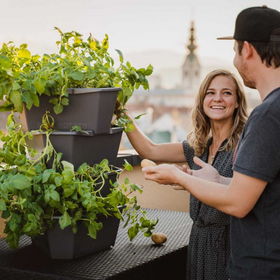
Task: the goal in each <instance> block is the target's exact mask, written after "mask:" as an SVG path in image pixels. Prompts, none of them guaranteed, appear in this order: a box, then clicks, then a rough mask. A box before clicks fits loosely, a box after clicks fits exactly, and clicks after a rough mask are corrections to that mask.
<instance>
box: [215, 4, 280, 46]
mask: <svg viewBox="0 0 280 280" xmlns="http://www.w3.org/2000/svg"><path fill="white" fill-rule="evenodd" d="M217 39H218V40H238V41H247V42H273V41H274V42H276V41H278V42H280V12H279V11H277V10H274V9H270V8H268V7H267V6H266V5H263V6H262V7H251V8H248V9H245V10H243V11H241V12H240V13H239V15H238V16H237V18H236V22H235V31H234V35H233V36H229V37H219V38H217Z"/></svg>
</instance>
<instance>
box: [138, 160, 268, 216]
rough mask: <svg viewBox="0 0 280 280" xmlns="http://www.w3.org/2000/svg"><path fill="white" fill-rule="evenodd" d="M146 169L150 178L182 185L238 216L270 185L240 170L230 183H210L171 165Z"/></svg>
mask: <svg viewBox="0 0 280 280" xmlns="http://www.w3.org/2000/svg"><path fill="white" fill-rule="evenodd" d="M143 172H144V176H145V179H147V180H153V181H156V182H158V183H159V184H175V185H179V186H181V187H182V188H184V189H186V190H187V191H189V192H190V193H191V194H192V195H193V196H195V197H196V198H197V199H199V200H200V201H202V202H203V203H205V204H207V205H209V206H212V207H214V208H216V209H218V210H220V211H222V212H224V213H227V214H229V215H233V216H236V217H238V218H243V217H244V216H246V215H247V214H248V213H249V212H250V211H251V210H252V208H253V207H254V205H255V204H256V202H257V201H258V199H259V197H260V196H261V194H262V192H263V190H264V188H265V187H266V185H267V182H265V181H262V180H259V179H256V178H253V177H250V176H247V175H244V174H241V173H238V172H234V175H233V178H232V180H231V183H230V185H225V184H220V183H216V182H209V181H207V180H204V179H201V178H198V177H195V176H191V175H189V174H187V173H186V172H183V171H181V170H180V169H178V168H176V167H175V166H172V165H168V164H161V165H158V166H151V167H144V168H143Z"/></svg>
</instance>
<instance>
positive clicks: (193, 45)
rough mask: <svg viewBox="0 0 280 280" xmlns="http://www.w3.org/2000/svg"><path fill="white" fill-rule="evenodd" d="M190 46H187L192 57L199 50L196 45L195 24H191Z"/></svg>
mask: <svg viewBox="0 0 280 280" xmlns="http://www.w3.org/2000/svg"><path fill="white" fill-rule="evenodd" d="M190 33H191V34H190V38H189V40H190V44H189V45H188V46H187V48H188V49H189V51H190V55H192V56H193V55H194V51H195V49H196V48H197V46H196V45H195V44H194V41H195V38H194V22H193V21H192V22H191V29H190Z"/></svg>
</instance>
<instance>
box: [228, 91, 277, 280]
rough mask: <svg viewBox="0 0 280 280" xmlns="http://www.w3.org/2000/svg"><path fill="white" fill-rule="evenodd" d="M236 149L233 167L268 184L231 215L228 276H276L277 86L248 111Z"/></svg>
mask: <svg viewBox="0 0 280 280" xmlns="http://www.w3.org/2000/svg"><path fill="white" fill-rule="evenodd" d="M236 151H237V152H236V158H235V161H234V166H233V170H234V171H237V172H239V173H242V174H245V175H248V176H251V177H254V178H258V179H261V180H264V181H266V182H268V184H267V186H266V188H265V189H264V191H263V193H262V195H261V196H260V198H259V200H258V201H257V203H256V205H255V206H254V208H253V209H252V210H251V211H250V212H249V213H248V214H247V215H246V216H245V217H244V218H241V219H239V218H236V217H231V245H232V251H231V257H230V262H229V275H230V279H231V280H236V279H238V280H239V279H246V280H248V279H252V280H258V279H260V280H265V279H269V280H272V279H277V280H279V279H280V172H279V170H280V88H278V89H275V90H274V91H272V92H271V93H270V94H269V95H268V96H267V97H266V98H265V99H264V101H263V103H262V104H261V105H259V106H258V107H256V108H255V109H254V111H253V112H252V113H251V115H250V117H249V119H248V121H247V123H246V125H245V128H244V131H243V133H242V135H241V137H240V140H239V144H238V147H237V149H236ZM244 187H246V186H244Z"/></svg>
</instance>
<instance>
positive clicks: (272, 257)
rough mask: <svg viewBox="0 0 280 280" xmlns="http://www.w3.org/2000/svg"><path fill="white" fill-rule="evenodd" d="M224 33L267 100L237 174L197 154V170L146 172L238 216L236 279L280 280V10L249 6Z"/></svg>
mask: <svg viewBox="0 0 280 280" xmlns="http://www.w3.org/2000/svg"><path fill="white" fill-rule="evenodd" d="M218 39H234V40H235V41H234V51H235V57H234V62H233V63H234V66H235V67H236V68H237V70H238V71H239V73H240V75H241V77H242V79H243V81H244V84H245V85H246V86H248V87H251V88H256V89H257V90H258V91H259V94H260V97H261V100H262V103H261V104H260V105H259V106H258V107H256V108H255V109H254V111H253V112H252V113H251V115H250V117H249V119H248V121H247V123H246V126H245V128H244V131H243V133H242V135H241V136H240V140H239V144H238V148H237V149H236V156H235V159H234V165H233V170H234V175H233V178H232V179H231V180H229V179H227V178H222V177H221V176H219V175H218V174H217V173H215V172H213V168H212V167H211V166H209V165H207V164H205V163H203V162H202V161H200V160H199V159H198V158H195V162H196V163H197V164H198V165H199V166H201V167H202V169H201V170H200V171H190V172H188V173H193V175H194V176H190V175H189V174H187V173H186V172H184V171H183V170H180V169H179V168H176V167H175V166H173V165H168V164H162V165H159V166H151V167H145V168H143V172H144V175H145V178H146V179H148V180H153V181H156V182H158V183H160V184H174V185H177V186H175V187H174V188H175V189H185V190H187V191H189V192H190V193H191V194H192V195H194V196H195V197H196V198H198V199H199V200H200V201H202V202H203V203H205V204H208V205H210V206H212V207H215V208H217V209H218V210H220V211H223V212H225V213H227V214H230V215H232V218H231V247H232V251H231V257H230V262H229V276H230V279H231V280H235V279H246V280H258V279H260V280H265V279H278V280H279V279H280V12H278V11H276V10H273V9H270V8H268V7H266V6H263V7H252V8H248V9H245V10H243V11H242V12H241V13H240V14H239V15H238V16H237V19H236V25H235V33H234V36H233V37H226V38H218ZM202 176H203V178H204V179H202V178H198V177H202ZM205 179H208V180H205ZM209 180H210V181H212V182H210V181H209ZM213 181H215V182H213Z"/></svg>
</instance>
